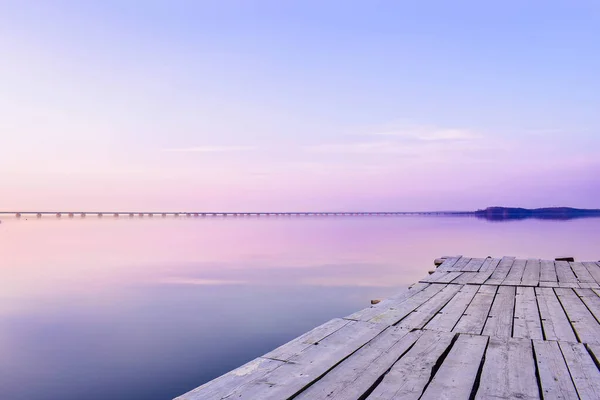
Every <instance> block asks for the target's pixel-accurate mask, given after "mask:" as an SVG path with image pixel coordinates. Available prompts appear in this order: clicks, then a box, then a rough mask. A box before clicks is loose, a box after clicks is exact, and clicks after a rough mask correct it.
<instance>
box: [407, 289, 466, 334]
mask: <svg viewBox="0 0 600 400" xmlns="http://www.w3.org/2000/svg"><path fill="white" fill-rule="evenodd" d="M461 288H462V286H461V285H448V286H446V287H445V288H444V289H442V290H441V291H440V292H438V293H437V294H436V295H435V296H433V297H432V298H431V299H429V300H427V301H426V302H425V303H423V304H421V305H420V306H419V307H417V308H416V309H415V310H414V311H413V312H412V313H410V314H409V315H408V316H407V317H406V318H404V319H403V320H402V321H400V322H399V323H398V326H399V327H402V328H407V329H420V328H422V327H423V326H425V324H427V323H428V322H429V321H430V320H431V319H432V318H433V317H434V316H435V315H436V314H437V313H438V311H440V310H441V309H442V307H444V306H445V305H446V304H447V303H448V302H449V301H450V300H451V299H452V298H453V297H454V295H456V293H458V291H459V290H460V289H461Z"/></svg>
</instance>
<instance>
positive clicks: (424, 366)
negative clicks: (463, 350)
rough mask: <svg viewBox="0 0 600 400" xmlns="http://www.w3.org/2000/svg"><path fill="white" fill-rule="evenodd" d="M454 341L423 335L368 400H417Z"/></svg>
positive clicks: (445, 336) (440, 334)
mask: <svg viewBox="0 0 600 400" xmlns="http://www.w3.org/2000/svg"><path fill="white" fill-rule="evenodd" d="M453 337H454V335H453V334H451V333H448V332H434V331H424V332H423V334H422V336H421V337H420V338H419V339H418V340H417V341H416V342H415V345H414V346H413V347H412V348H411V349H410V350H409V351H408V352H407V353H406V354H405V355H403V356H402V357H401V358H400V359H399V360H398V362H397V363H396V364H394V366H393V367H392V369H391V370H390V371H389V372H388V373H387V374H386V375H385V376H384V377H383V380H382V381H381V383H380V384H379V385H377V386H376V387H375V389H374V390H373V392H372V393H371V394H370V395H369V397H367V399H371V400H372V399H377V400H384V399H418V398H419V397H420V396H421V394H422V393H423V389H424V388H425V386H426V385H427V383H428V382H429V380H430V378H431V375H432V373H433V369H434V367H435V365H436V363H437V362H438V360H439V359H440V357H442V355H443V354H444V352H445V351H446V350H447V349H448V347H450V345H451V344H452V339H453ZM357 398H358V397H357Z"/></svg>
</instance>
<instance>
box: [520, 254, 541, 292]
mask: <svg viewBox="0 0 600 400" xmlns="http://www.w3.org/2000/svg"><path fill="white" fill-rule="evenodd" d="M540 268H541V266H540V260H535V259H529V260H527V263H526V264H525V271H523V277H522V278H521V285H524V286H537V285H538V283H540Z"/></svg>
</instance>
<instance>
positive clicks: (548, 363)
mask: <svg viewBox="0 0 600 400" xmlns="http://www.w3.org/2000/svg"><path fill="white" fill-rule="evenodd" d="M533 348H534V350H535V356H536V360H537V370H538V374H539V378H540V383H541V386H542V393H543V395H544V399H573V400H576V399H579V397H578V396H577V391H576V390H575V386H573V381H572V380H571V376H570V374H569V370H568V368H567V364H565V360H564V358H563V355H562V353H561V351H560V348H559V347H558V342H554V341H542V340H534V341H533Z"/></svg>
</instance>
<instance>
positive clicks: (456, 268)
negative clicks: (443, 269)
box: [448, 257, 471, 272]
mask: <svg viewBox="0 0 600 400" xmlns="http://www.w3.org/2000/svg"><path fill="white" fill-rule="evenodd" d="M470 262H471V258H469V257H461V258H460V260H458V261H457V262H456V264H454V265H453V266H452V267H450V268H448V271H449V272H463V270H464V268H465V267H466V266H467V264H469V263H470Z"/></svg>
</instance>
